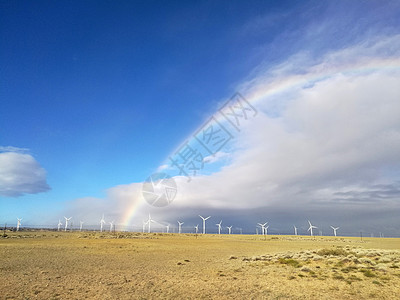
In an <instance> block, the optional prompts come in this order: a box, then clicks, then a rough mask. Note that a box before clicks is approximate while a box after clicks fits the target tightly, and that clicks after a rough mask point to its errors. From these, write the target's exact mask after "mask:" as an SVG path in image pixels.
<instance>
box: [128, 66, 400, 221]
mask: <svg viewBox="0 0 400 300" xmlns="http://www.w3.org/2000/svg"><path fill="white" fill-rule="evenodd" d="M398 70H400V59H382V60H372V61H364V62H361V63H358V64H352V65H348V66H341V67H337V68H331V69H329V70H325V72H311V73H309V74H301V75H292V76H287V77H285V78H283V79H278V80H272V81H271V83H268V84H266V85H265V87H263V88H262V89H259V88H258V89H257V90H255V91H253V92H252V91H250V92H249V93H246V94H245V95H244V96H245V97H246V100H247V101H249V102H250V103H251V104H252V105H255V104H257V103H258V102H261V101H265V99H267V98H269V97H272V96H276V95H279V94H282V93H284V92H286V91H289V90H291V89H295V88H302V87H305V86H309V85H310V84H311V85H313V84H315V83H317V82H321V81H325V80H327V79H330V78H332V77H334V76H338V75H344V76H363V75H368V74H372V73H375V72H377V71H389V72H390V71H398ZM215 117H216V118H218V121H220V122H225V121H226V120H225V119H223V118H222V117H217V115H216V116H215ZM199 128H201V127H199ZM190 138H191V136H189V137H187V138H186V139H184V141H187V140H189V139H190ZM179 146H180V145H178V147H176V149H179ZM169 156H170V155H168V156H167V158H166V159H165V160H164V162H168V157H169ZM167 164H168V163H167ZM145 204H146V203H145V201H144V200H143V199H142V198H141V196H138V197H137V199H136V200H135V201H133V203H132V205H131V206H130V207H129V209H127V210H126V212H125V213H124V215H123V218H122V224H123V225H124V226H125V227H128V226H130V225H131V222H132V220H133V218H134V217H135V214H136V212H137V211H138V210H139V208H140V207H142V206H144V205H145Z"/></svg>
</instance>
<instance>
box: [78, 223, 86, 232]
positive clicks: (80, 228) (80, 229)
mask: <svg viewBox="0 0 400 300" xmlns="http://www.w3.org/2000/svg"><path fill="white" fill-rule="evenodd" d="M80 223H81V224H80V226H79V231H82V225H83V223H85V222H83V221H80Z"/></svg>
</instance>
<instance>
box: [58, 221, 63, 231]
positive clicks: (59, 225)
mask: <svg viewBox="0 0 400 300" xmlns="http://www.w3.org/2000/svg"><path fill="white" fill-rule="evenodd" d="M61 225H62V223H61V221H60V219H58V225H57V226H58V227H57V231H60V227H61Z"/></svg>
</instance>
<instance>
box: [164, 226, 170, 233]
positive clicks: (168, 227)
mask: <svg viewBox="0 0 400 300" xmlns="http://www.w3.org/2000/svg"><path fill="white" fill-rule="evenodd" d="M165 227H166V228H167V233H169V224H168V225H166V226H165Z"/></svg>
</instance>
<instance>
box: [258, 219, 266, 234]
mask: <svg viewBox="0 0 400 300" xmlns="http://www.w3.org/2000/svg"><path fill="white" fill-rule="evenodd" d="M257 224H258V225H260V226H261V235H264V234H265V226H266V225H267V224H268V222H266V223H264V224H261V223H257Z"/></svg>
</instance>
